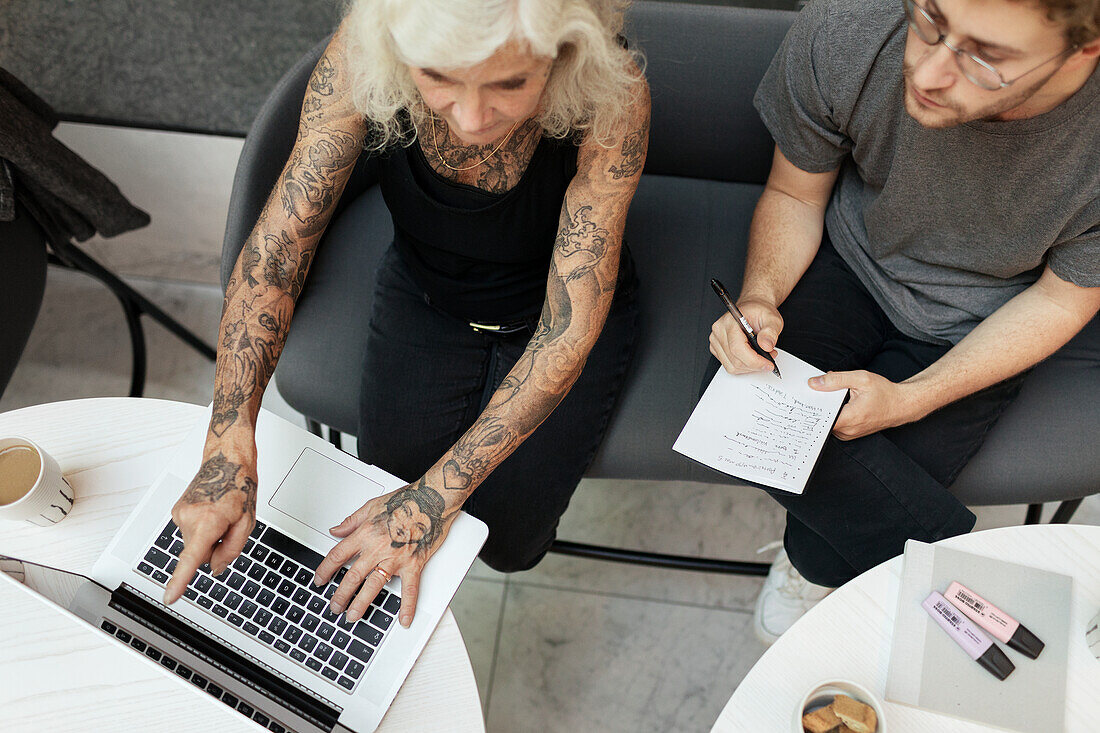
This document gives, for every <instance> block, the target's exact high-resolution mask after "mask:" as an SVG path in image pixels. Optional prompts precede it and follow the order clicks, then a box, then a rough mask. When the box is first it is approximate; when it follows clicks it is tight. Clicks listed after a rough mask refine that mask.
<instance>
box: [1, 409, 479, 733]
mask: <svg viewBox="0 0 1100 733" xmlns="http://www.w3.org/2000/svg"><path fill="white" fill-rule="evenodd" d="M202 415H203V408H202V407H200V406H198V405H190V404H184V403H180V402H168V401H164V400H150V399H131V398H99V399H85V400H73V401H70V402H56V403H51V404H46V405H37V406H34V407H27V408H24V409H21V410H13V411H11V412H7V413H3V414H0V435H5V434H19V435H25V436H27V437H29V438H32V439H33V440H34V441H36V442H37V443H38V444H39V445H41V446H42V448H43V449H44V450H46V451H47V452H48V453H50V454H51V455H52V456H54V457H55V458H56V459H57V460H58V462H59V463H60V464H61V470H62V472H63V473H64V474H65V475H66V476H67V477H68V478H69V480H70V481H71V482H72V483H73V484H74V487H76V488H77V500H76V505H75V507H74V508H73V511H72V514H71V515H70V516H69V517H67V518H66V519H65V520H64V521H63V522H60V523H59V524H57V525H54V526H53V527H47V528H41V527H34V526H32V525H30V524H23V523H15V522H2V523H0V524H2V525H3V528H2V530H0V555H8V556H11V557H18V558H21V559H24V560H27V561H31V562H37V563H41V564H43V565H47V566H50V567H54V568H60V569H64V570H69V571H72V572H77V573H84V574H87V573H89V572H90V571H91V568H92V565H93V564H94V563H95V560H96V558H97V557H98V555H99V554H100V552H102V551H103V549H104V548H105V547H106V545H107V543H108V541H109V540H110V539H111V537H112V536H113V535H114V533H115V532H116V531H117V530H118V528H119V527H120V526H121V525H122V522H123V521H124V520H125V518H126V517H127V515H129V513H130V510H131V509H132V508H133V507H134V505H135V504H136V503H137V501H138V499H139V498H140V497H141V495H142V493H143V492H144V491H145V489H147V488H148V487H149V485H150V484H152V482H153V481H154V479H155V478H156V477H157V475H158V474H159V472H160V469H161V467H162V466H163V465H164V463H165V462H166V461H167V460H168V458H169V457H171V455H172V453H173V451H174V450H175V446H176V445H177V444H178V443H179V442H180V441H182V440H183V438H184V437H185V436H186V434H187V432H188V431H189V430H191V428H192V427H193V426H194V424H195V422H196V421H197V420H199V419H201V418H202ZM24 595H25V594H24ZM4 597H5V598H10V599H13V600H12V603H15V602H16V601H17V600H18V594H13V593H12V588H11V587H10V586H9V587H8V588H7V595H5V596H4ZM23 601H24V602H28V599H26V598H24V599H23ZM27 608H30V606H27ZM16 611H18V609H16ZM17 621H18V623H20V624H23V625H24V626H25V625H26V624H28V623H32V622H33V621H32V620H31V617H30V616H28V615H26V614H24V615H23V616H19V615H18V614H17V613H16V614H13V615H12V616H11V617H10V618H9V617H8V616H7V615H6V614H5V613H3V612H2V611H0V624H3V625H4V626H6V625H7V624H8V623H11V624H13V625H14V624H15V623H16V622H17ZM74 628H77V627H74ZM20 630H21V631H22V630H24V629H23V626H21V627H20ZM77 630H79V629H78V628H77ZM13 631H14V629H8V628H2V629H0V638H4V639H9V640H10V639H13V638H15V635H14V634H13V633H12V632H13ZM74 633H75V632H74ZM83 641H84V643H89V642H88V640H87V639H85V640H83ZM103 644H104V647H103V653H104V654H108V653H110V652H111V651H115V652H117V653H121V654H126V650H121V649H119V650H110V649H109V648H108V647H109V646H110V642H109V641H108V640H107V639H106V637H104V639H103ZM5 646H7V647H8V651H9V652H11V653H10V654H5V653H2V652H0V680H3V679H5V678H9V679H14V677H12V675H14V674H15V673H16V671H15V667H16V666H17V665H18V664H27V663H28V657H27V656H25V655H26V654H33V653H34V652H33V651H31V648H30V647H29V646H28V647H25V648H24V649H21V650H19V651H16V650H14V649H13V648H12V647H11V645H9V643H8V642H5ZM85 651H87V650H85ZM39 653H40V654H41V655H42V656H47V650H42V651H41V652H39ZM129 656H134V657H139V656H140V655H137V654H133V655H129ZM116 657H117V654H116ZM34 661H41V660H34ZM123 661H126V660H123ZM137 661H138V662H140V661H141V660H137ZM58 663H60V661H58ZM135 669H137V668H136V667H135ZM147 671H148V676H149V677H150V679H148V680H142V681H141V684H146V683H147V684H153V685H156V688H155V689H157V695H155V696H146V697H145V700H146V703H147V704H151V705H154V707H155V709H156V712H155V713H154V718H146V720H149V719H156V717H155V716H156V714H159V713H163V711H165V710H170V709H173V707H177V706H178V707H180V708H181V709H185V710H188V711H190V713H189V716H188V717H184V718H179V719H176V720H175V721H174V722H173V725H172V728H173V730H181V731H182V730H192V729H194V730H211V729H212V728H211V727H209V724H210V723H211V722H215V721H216V722H217V723H218V724H219V725H218V726H217V728H216V729H217V730H219V731H231V730H232V731H236V730H240V731H246V730H247V731H253V730H259V728H258V727H257V726H256V725H255V724H254V723H251V722H250V721H248V720H246V719H245V718H244V717H243V716H240V715H238V714H236V713H233V712H232V711H230V710H229V708H227V707H226V706H224V705H222V704H221V703H219V702H217V701H215V700H214V699H212V698H210V697H209V696H208V695H205V694H203V693H201V692H197V691H195V690H194V689H192V688H191V686H190V685H188V684H187V683H186V682H183V681H181V680H179V679H173V678H171V675H170V674H167V673H164V674H161V673H160V672H159V671H158V670H157V669H156V666H155V665H149V666H148V670H147ZM135 674H138V675H139V676H140V675H141V674H143V672H142V671H140V670H139V671H138V672H135ZM158 677H163V679H157V678H158ZM89 685H91V686H92V687H94V688H96V689H95V693H94V694H88V693H89V690H88V689H82V690H74V689H64V687H63V685H59V686H58V689H56V690H50V691H49V692H48V693H47V694H41V695H32V696H22V697H19V698H17V699H14V700H9V699H6V698H5V693H4V691H3V690H0V700H3V701H4V704H3V713H2V714H0V718H3V719H5V720H7V721H9V722H10V721H11V720H13V719H16V720H19V719H21V720H32V719H37V720H42V719H43V718H42V717H41V716H43V715H48V716H49V717H50V721H51V725H50V728H51V729H52V730H78V729H87V728H86V724H87V721H89V720H94V719H96V718H97V717H98V718H99V719H100V720H102V719H103V717H104V716H103V713H104V710H105V708H109V707H110V706H111V705H112V704H116V705H118V713H119V718H118V720H119V721H122V720H123V719H125V718H127V717H128V716H132V715H134V712H135V711H134V709H133V705H134V704H135V702H134V700H133V699H132V697H133V696H132V695H130V694H129V693H128V692H127V690H126V689H125V686H123V685H117V686H107V685H103V684H98V683H97V682H96V681H95V680H90V681H88V682H86V683H84V688H88V686H89ZM131 686H132V687H134V688H137V687H139V686H140V684H139V683H138V682H134V683H133V685H131ZM5 687H6V688H7V692H8V693H11V692H12V689H11V687H9V686H6V685H5ZM144 689H145V690H146V691H148V690H149V689H152V688H148V687H146V688H144ZM130 692H132V690H131V691H130ZM165 695H167V696H168V697H165ZM116 697H117V698H118V699H117V700H115V699H114V698H116ZM174 698H175V699H174ZM124 702H125V705H124V704H123V703H124ZM137 704H139V705H140V702H139V703H137ZM196 706H197V707H196ZM78 721H84V723H85V725H80V724H79V723H78ZM70 724H71V725H70ZM0 727H5V726H0ZM17 727H18V726H17ZM377 730H378V731H380V732H381V731H394V732H397V731H401V732H405V731H420V730H447V731H471V732H473V733H484V730H485V724H484V721H483V717H482V712H481V703H480V698H479V696H478V691H477V684H476V682H475V680H474V674H473V669H472V667H471V666H470V658H469V656H468V655H467V653H466V646H465V644H464V643H463V641H462V635H461V634H460V633H459V630H458V625H457V624H456V623H455V620H454V616H453V615H452V614H451V612H450V610H447V612H446V613H444V615H443V618H442V620H441V621H440V622H439V625H438V626H437V627H436V630H435V633H434V634H433V635H432V637H431V639H430V640H429V641H428V644H427V646H426V647H425V648H424V651H423V653H422V654H421V655H420V658H419V659H418V660H417V662H416V664H415V665H414V666H413V668H412V671H411V672H410V673H409V676H408V678H406V680H405V684H404V686H402V688H401V691H400V692H399V693H398V694H397V697H396V699H395V700H394V702H393V705H391V706H390V709H389V711H388V712H387V714H386V717H385V718H384V719H383V721H382V724H381V725H380V726H379V728H378V729H377Z"/></svg>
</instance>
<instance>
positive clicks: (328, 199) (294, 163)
mask: <svg viewBox="0 0 1100 733" xmlns="http://www.w3.org/2000/svg"><path fill="white" fill-rule="evenodd" d="M361 145H362V141H361V140H358V139H356V138H355V136H353V135H349V134H348V133H346V132H342V131H340V130H330V129H328V128H322V129H321V130H319V131H317V133H316V134H315V135H314V136H313V137H311V138H309V139H308V140H302V141H300V144H299V145H296V146H295V148H294V152H293V153H292V154H291V159H290V162H289V163H288V164H287V167H286V170H285V171H284V172H283V180H282V190H281V199H282V203H283V210H284V212H285V213H286V215H287V216H289V217H292V218H293V219H294V220H296V221H298V222H301V223H302V224H304V225H306V227H313V226H315V225H316V224H317V223H318V222H319V221H321V220H322V219H324V221H325V222H327V219H328V215H329V214H330V213H331V208H332V206H333V204H335V203H336V198H337V196H338V195H339V186H338V183H337V180H336V179H337V176H338V174H341V173H343V175H342V176H341V177H342V178H343V179H344V180H347V170H349V169H350V167H351V164H354V162H355V158H356V157H357V155H358V151H359V150H360V148H361ZM349 160H350V163H349ZM307 231H308V230H307ZM309 233H312V232H309Z"/></svg>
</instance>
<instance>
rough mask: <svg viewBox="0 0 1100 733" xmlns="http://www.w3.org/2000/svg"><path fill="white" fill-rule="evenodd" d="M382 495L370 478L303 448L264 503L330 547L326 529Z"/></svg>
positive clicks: (379, 487) (381, 490) (331, 539)
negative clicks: (299, 524) (308, 529)
mask: <svg viewBox="0 0 1100 733" xmlns="http://www.w3.org/2000/svg"><path fill="white" fill-rule="evenodd" d="M364 468H368V467H366V466H364ZM368 470H369V469H368ZM385 492H386V487H384V486H383V485H382V484H380V483H378V482H377V481H375V480H374V479H371V478H368V477H367V476H364V475H363V474H361V473H357V472H356V471H354V470H352V469H350V468H348V467H347V466H344V465H342V464H340V463H337V462H336V461H334V460H332V459H331V458H328V457H326V456H323V455H321V454H320V453H318V452H317V451H315V450H313V449H311V448H306V449H305V450H303V451H302V454H301V455H300V456H298V460H296V461H295V462H294V465H293V466H292V467H291V469H290V473H288V474H287V475H286V478H284V479H283V482H282V483H281V484H279V488H278V489H276V490H275V493H274V494H272V496H271V498H270V499H269V500H268V502H267V503H268V505H269V506H270V507H271V508H273V509H277V510H279V511H280V512H282V513H284V514H287V515H288V516H290V517H293V518H294V519H297V520H298V521H299V522H301V523H302V524H304V525H306V526H308V527H309V528H311V529H313V530H314V531H316V532H317V533H318V534H320V535H321V536H322V537H323V538H324V539H325V540H327V543H329V544H331V543H332V541H333V536H332V535H330V534H329V531H328V530H329V528H330V527H335V526H336V525H337V524H339V523H340V522H342V521H344V517H346V516H348V515H349V514H351V513H352V512H354V511H355V510H356V509H358V508H359V507H361V506H363V504H365V503H366V502H367V501H368V500H370V499H373V498H374V497H376V496H380V495H381V494H384V493H385ZM303 539H304V538H303Z"/></svg>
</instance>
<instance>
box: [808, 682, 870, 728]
mask: <svg viewBox="0 0 1100 733" xmlns="http://www.w3.org/2000/svg"><path fill="white" fill-rule="evenodd" d="M793 730H794V733H886V719H885V718H884V717H883V714H882V703H880V702H879V701H878V698H876V697H875V696H874V695H872V694H871V691H870V690H868V689H867V688H865V687H863V686H862V685H858V684H856V683H855V682H849V681H847V680H829V681H826V682H820V683H818V684H816V685H814V687H813V689H811V690H810V691H809V692H808V693H806V696H805V697H803V698H802V704H801V705H799V706H798V707H797V708H796V709H795V714H794V729H793Z"/></svg>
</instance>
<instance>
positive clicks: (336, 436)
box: [328, 427, 344, 450]
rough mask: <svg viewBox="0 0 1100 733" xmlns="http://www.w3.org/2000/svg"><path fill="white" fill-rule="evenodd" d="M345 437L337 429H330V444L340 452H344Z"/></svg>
mask: <svg viewBox="0 0 1100 733" xmlns="http://www.w3.org/2000/svg"><path fill="white" fill-rule="evenodd" d="M343 437H344V435H343V433H341V432H340V431H339V430H337V429H336V428H333V427H330V428H329V429H328V442H330V443H332V444H333V445H334V446H336V447H337V448H339V449H340V450H344V441H343Z"/></svg>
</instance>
